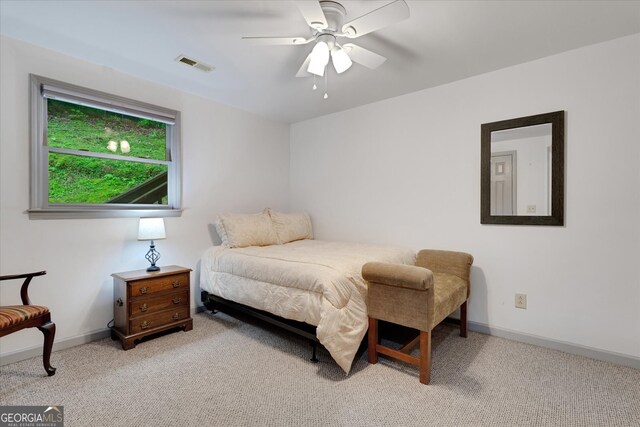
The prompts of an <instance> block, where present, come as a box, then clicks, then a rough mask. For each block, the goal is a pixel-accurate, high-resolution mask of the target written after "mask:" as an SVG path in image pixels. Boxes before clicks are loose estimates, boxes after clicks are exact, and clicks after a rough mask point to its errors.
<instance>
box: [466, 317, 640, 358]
mask: <svg viewBox="0 0 640 427" xmlns="http://www.w3.org/2000/svg"><path fill="white" fill-rule="evenodd" d="M468 328H469V330H470V331H474V332H480V333H482V334H487V335H493V336H496V337H500V338H506V339H509V340H512V341H519V342H523V343H526V344H533V345H537V346H539V347H545V348H550V349H553V350H559V351H563V352H565V353H570V354H576V355H578V356H584V357H589V358H591V359H596V360H602V361H605V362H610V363H614V364H616V365H622V366H629V367H631V368H636V369H640V357H635V356H631V355H628V354H622V353H616V352H613V351H607V350H601V349H598V348H593V347H587V346H583V345H580V344H574V343H570V342H566V341H559V340H554V339H552V338H545V337H541V336H538V335H531V334H526V333H522V332H517V331H512V330H509V329H503V328H496V327H493V326H489V325H487V324H484V323H479V322H472V321H469V326H468Z"/></svg>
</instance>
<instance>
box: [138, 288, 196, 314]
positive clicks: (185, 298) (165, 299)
mask: <svg viewBox="0 0 640 427" xmlns="http://www.w3.org/2000/svg"><path fill="white" fill-rule="evenodd" d="M186 304H189V290H187V289H185V290H183V291H180V292H174V293H171V294H167V295H163V296H159V297H155V298H144V299H136V300H135V301H131V302H130V303H129V316H130V317H137V316H144V315H147V314H152V313H156V312H158V311H162V310H166V309H169V308H172V307H178V306H182V305H186Z"/></svg>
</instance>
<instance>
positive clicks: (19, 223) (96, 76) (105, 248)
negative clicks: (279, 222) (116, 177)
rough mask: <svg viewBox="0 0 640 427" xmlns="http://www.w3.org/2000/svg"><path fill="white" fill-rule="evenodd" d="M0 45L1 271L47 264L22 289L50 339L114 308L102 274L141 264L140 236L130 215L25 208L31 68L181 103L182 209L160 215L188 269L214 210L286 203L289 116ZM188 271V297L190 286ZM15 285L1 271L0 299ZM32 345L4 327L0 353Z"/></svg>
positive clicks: (164, 249) (97, 321)
mask: <svg viewBox="0 0 640 427" xmlns="http://www.w3.org/2000/svg"><path fill="white" fill-rule="evenodd" d="M0 55H1V56H0V66H1V68H0V77H1V79H0V92H1V93H2V96H1V104H0V154H1V155H0V272H1V273H0V274H17V273H23V272H30V271H38V270H47V272H48V274H47V275H46V276H44V277H41V278H36V279H34V281H33V282H32V284H31V286H30V296H31V299H32V301H33V302H34V303H35V304H43V305H47V306H48V307H49V308H50V309H51V312H52V317H53V320H54V322H55V323H56V325H57V333H56V341H60V340H65V339H70V338H73V337H77V336H81V335H85V334H87V333H89V332H92V331H96V330H103V329H104V328H105V326H106V324H107V322H108V321H109V320H110V319H111V318H112V317H113V307H112V283H113V282H112V278H111V277H110V274H111V273H114V272H120V271H127V270H134V269H140V268H145V267H146V266H147V261H146V260H145V259H144V254H145V253H146V251H147V250H148V242H138V241H137V240H136V236H137V219H135V218H131V219H128V218H122V219H91V220H29V219H28V216H27V214H26V213H25V211H26V210H27V209H28V208H29V135H28V129H29V115H28V88H29V84H28V74H29V73H34V74H39V75H42V76H45V77H50V78H53V79H57V80H61V81H65V82H69V83H73V84H76V85H79V86H84V87H88V88H91V89H96V90H100V91H104V92H108V93H113V94H116V95H121V96H126V97H129V98H132V99H136V100H139V101H144V102H148V103H151V104H155V105H160V106H163V107H167V108H172V109H176V110H179V111H181V112H182V120H183V121H182V151H183V169H184V174H183V206H184V213H183V215H182V217H180V218H168V219H166V220H165V223H166V229H167V239H166V240H161V241H158V242H157V247H158V250H159V251H160V252H161V254H162V258H161V260H160V262H159V264H160V265H169V264H178V265H182V266H185V267H189V268H192V269H194V270H195V269H196V265H197V263H198V260H199V257H200V255H201V254H202V252H204V250H205V249H206V248H207V247H208V246H210V245H211V244H212V236H211V235H210V231H209V224H211V223H212V222H213V218H214V216H215V214H216V213H218V212H221V211H243V212H251V211H256V212H257V211H258V210H261V209H262V208H264V207H265V206H272V207H274V208H279V209H286V208H287V207H288V192H289V187H288V186H289V126H288V125H285V124H281V123H275V122H272V121H269V120H266V119H263V118H260V117H258V116H255V115H253V114H249V113H246V112H243V111H239V110H236V109H233V108H229V107H226V106H223V105H220V104H216V103H214V102H211V101H208V100H205V99H203V98H199V97H197V96H193V95H190V94H186V93H182V92H179V91H177V90H174V89H170V88H167V87H164V86H160V85H157V84H153V83H150V82H147V81H144V80H140V79H138V78H134V77H131V76H128V75H125V74H121V73H119V72H116V71H114V70H112V69H110V68H107V67H102V66H99V65H95V64H90V63H87V62H84V61H80V60H77V59H75V58H71V57H68V56H65V55H62V54H59V53H56V52H53V51H50V50H45V49H42V48H39V47H35V46H33V45H29V44H25V43H23V42H19V41H16V40H13V39H9V38H5V37H3V38H2V39H1V45H0ZM196 72H198V71H197V70H194V73H196ZM211 78H216V76H215V71H214V72H213V73H212V74H211ZM215 238H216V239H217V236H216V237H215ZM191 277H192V293H193V296H192V298H193V300H192V307H193V306H194V304H195V303H196V302H197V303H199V293H198V292H197V290H198V286H197V283H195V280H194V279H195V275H194V274H192V276H191ZM19 287H20V283H17V282H14V283H10V282H3V283H2V286H1V287H0V300H1V303H2V304H18V303H20V302H19V301H20V298H19ZM33 346H42V334H41V333H40V332H39V331H37V330H36V329H31V330H28V331H22V332H20V333H17V334H12V335H9V336H7V337H3V338H2V340H1V341H0V355H3V354H8V353H12V352H16V351H20V350H23V349H26V348H30V347H33ZM52 363H53V362H52ZM53 364H54V365H55V363H53Z"/></svg>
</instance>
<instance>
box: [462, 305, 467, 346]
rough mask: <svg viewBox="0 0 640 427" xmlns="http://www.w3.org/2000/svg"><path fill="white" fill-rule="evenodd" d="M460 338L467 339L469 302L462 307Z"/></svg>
mask: <svg viewBox="0 0 640 427" xmlns="http://www.w3.org/2000/svg"><path fill="white" fill-rule="evenodd" d="M460 336H461V337H464V338H466V337H467V301H465V302H463V303H462V305H461V306H460Z"/></svg>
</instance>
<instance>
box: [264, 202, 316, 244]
mask: <svg viewBox="0 0 640 427" xmlns="http://www.w3.org/2000/svg"><path fill="white" fill-rule="evenodd" d="M269 214H270V215H271V220H272V221H273V226H274V228H275V229H276V233H277V234H278V240H279V242H280V244H283V243H289V242H293V241H295V240H302V239H313V229H312V228H311V218H309V214H308V213H306V212H299V213H283V212H278V211H274V210H271V209H269Z"/></svg>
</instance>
